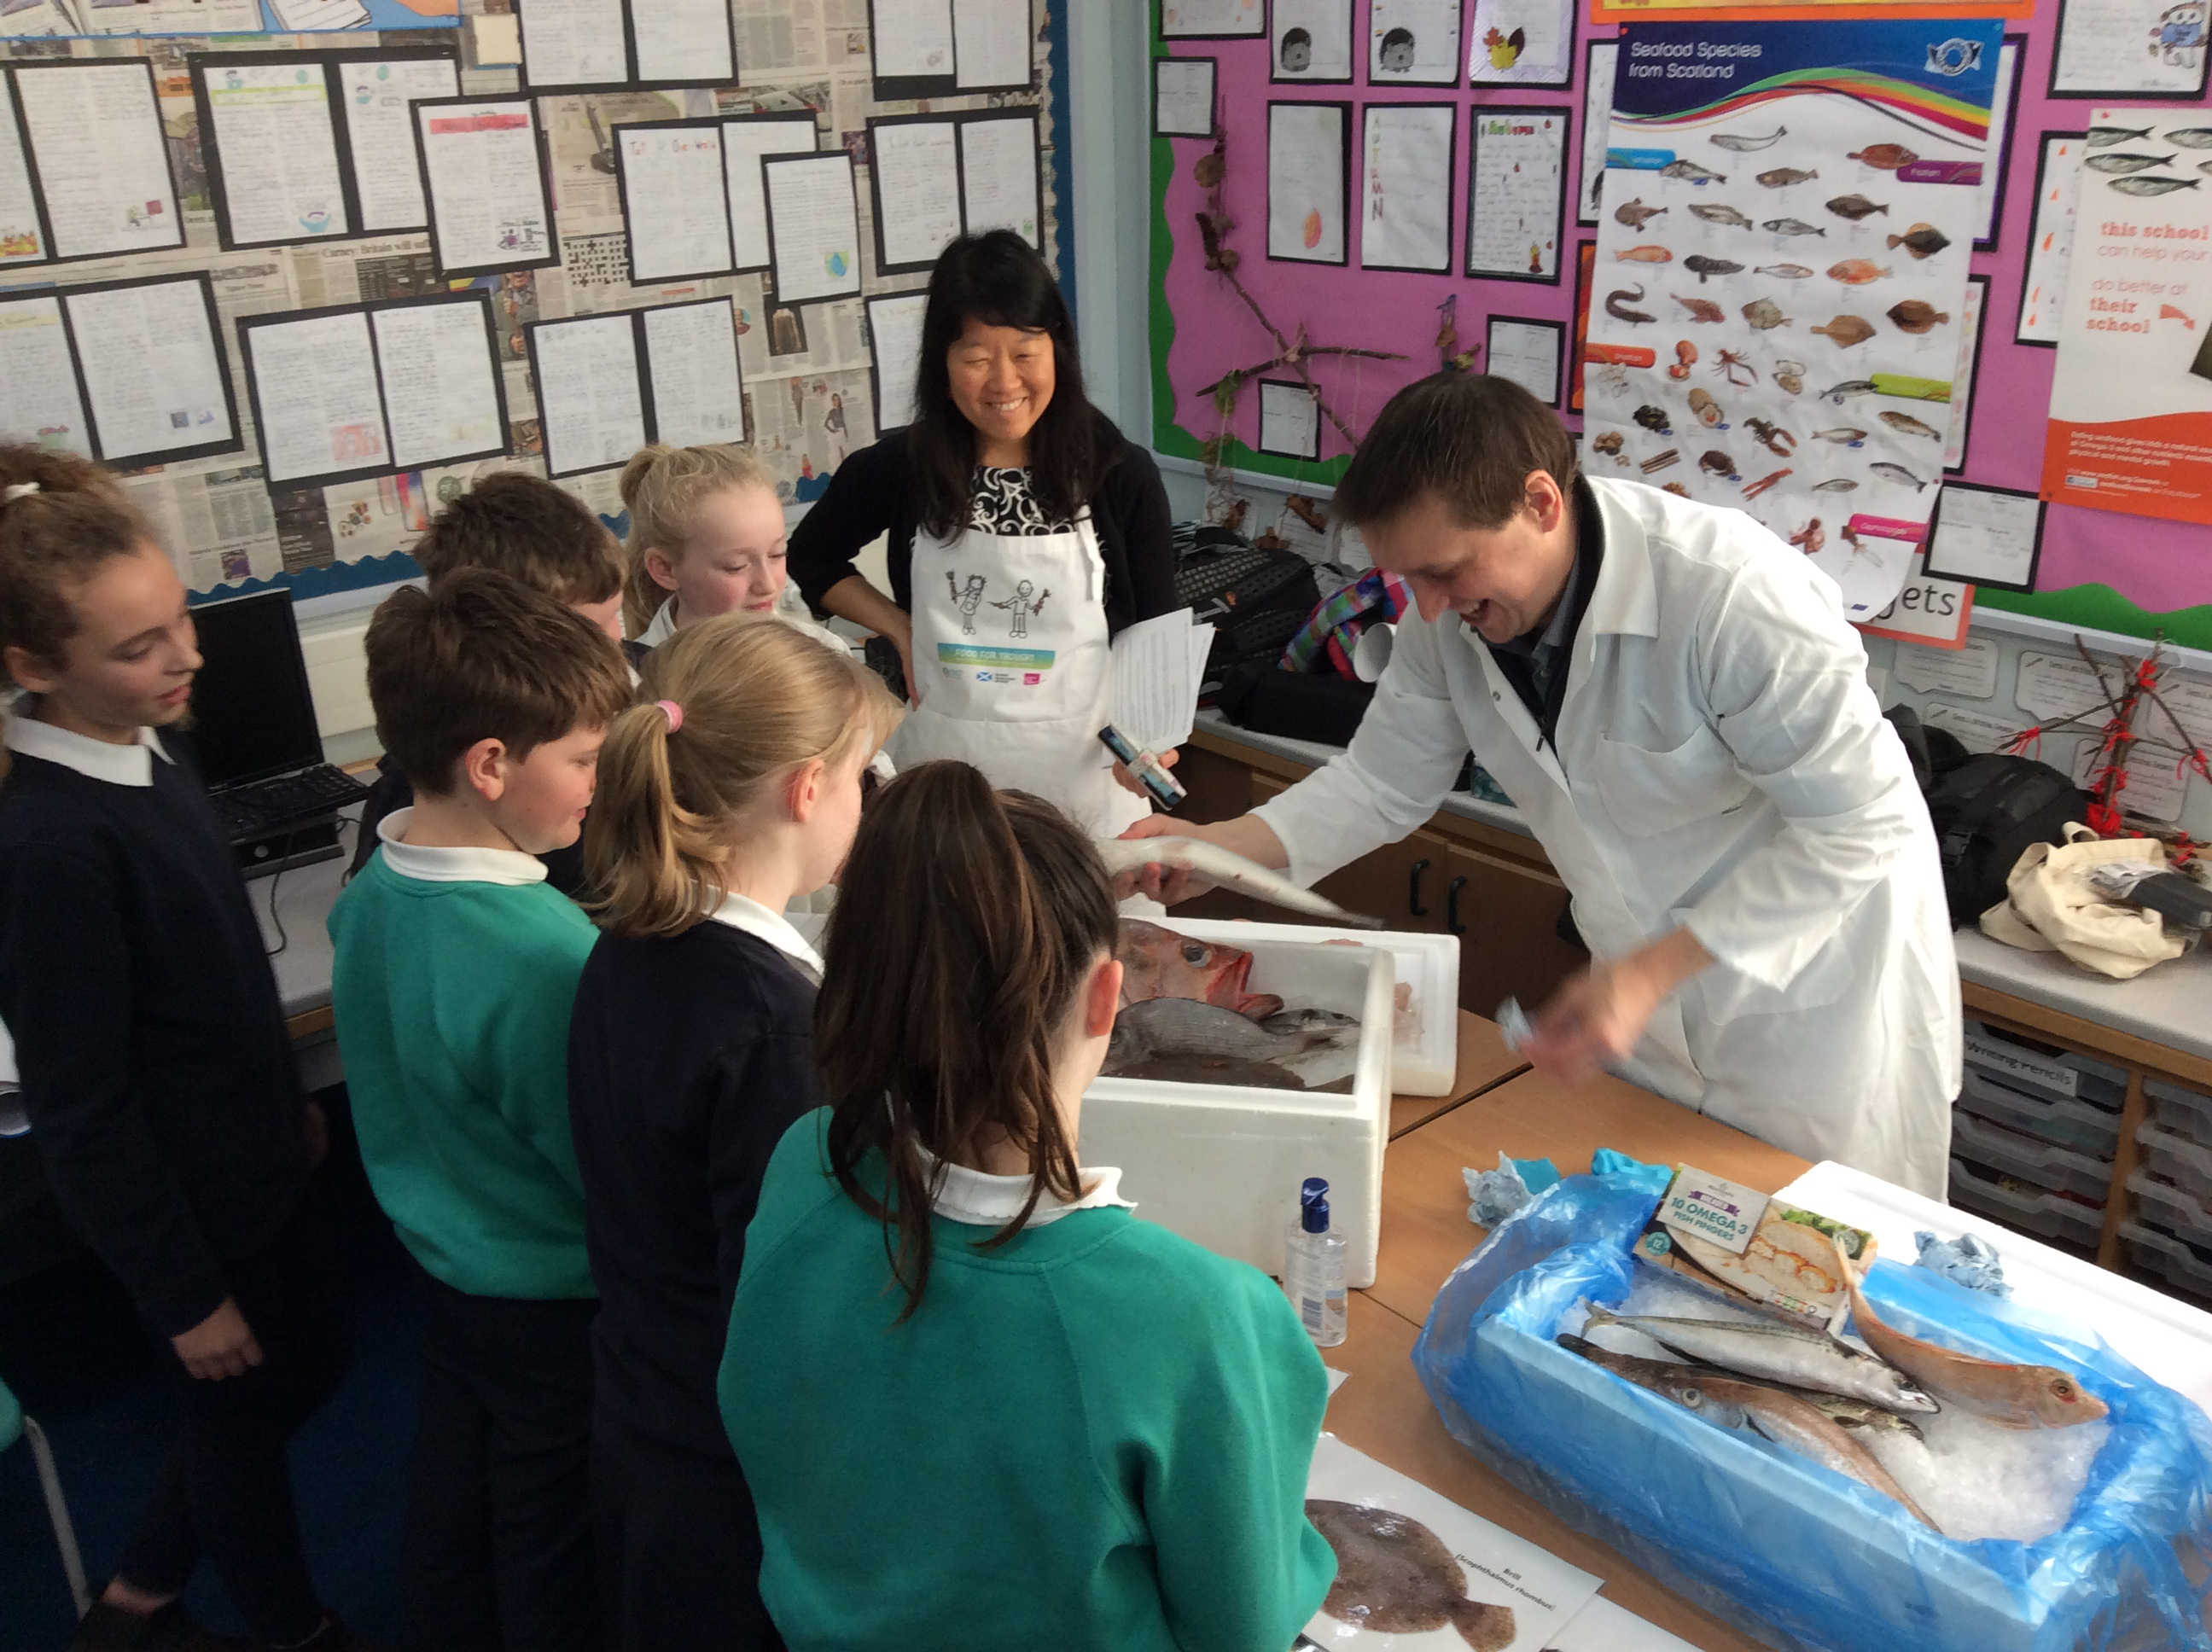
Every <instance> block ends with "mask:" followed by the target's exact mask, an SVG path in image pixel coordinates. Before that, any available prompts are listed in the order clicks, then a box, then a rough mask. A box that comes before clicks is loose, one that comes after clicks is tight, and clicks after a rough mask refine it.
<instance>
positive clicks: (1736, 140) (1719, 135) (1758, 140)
mask: <svg viewBox="0 0 2212 1652" xmlns="http://www.w3.org/2000/svg"><path fill="white" fill-rule="evenodd" d="M1789 136H1790V129H1789V128H1788V127H1787V126H1777V127H1776V128H1775V129H1774V130H1773V131H1771V132H1769V133H1768V134H1767V135H1766V136H1765V137H1745V136H1744V135H1743V134H1742V133H1741V132H1715V133H1714V134H1713V135H1712V137H1710V138H1708V139H1707V140H1706V142H1707V143H1711V145H1712V146H1713V147H1714V148H1715V149H1726V150H1728V151H1729V152H1730V153H1731V154H1734V155H1748V154H1750V153H1751V152H1752V151H1753V150H1754V149H1772V148H1773V147H1774V146H1775V145H1776V144H1777V143H1780V142H1781V141H1782V140H1783V139H1784V138H1785V137H1789ZM2180 141H2181V140H2180V139H2179V138H2176V139H2175V140H2174V142H2175V143H2179V142H2180Z"/></svg>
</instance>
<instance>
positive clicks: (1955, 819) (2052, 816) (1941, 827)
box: [1928, 751, 2089, 929]
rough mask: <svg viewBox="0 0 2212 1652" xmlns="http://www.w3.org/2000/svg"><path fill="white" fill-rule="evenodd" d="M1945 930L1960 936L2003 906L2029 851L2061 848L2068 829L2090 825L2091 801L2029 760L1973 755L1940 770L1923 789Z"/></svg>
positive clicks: (2055, 773) (2047, 768)
mask: <svg viewBox="0 0 2212 1652" xmlns="http://www.w3.org/2000/svg"><path fill="white" fill-rule="evenodd" d="M1928 815H1929V819H1930V820H1932V821H1933V822H1934V823H1935V826H1936V848H1937V850H1938V851H1939V852H1940V853H1941V855H1942V862H1943V892H1944V894H1945V896H1948V899H1949V901H1950V905H1951V925H1952V927H1954V929H1963V928H1964V927H1966V926H1967V925H1969V924H1972V923H1973V922H1975V921H1976V920H1978V919H1979V918H1980V917H1981V915H1982V914H1983V913H1984V912H1986V911H1988V910H1989V908H1991V907H1993V906H1995V905H1996V903H1997V902H2000V901H2002V900H2003V899H2004V898H2005V879H2006V878H2008V877H2009V876H2010V875H2011V872H2012V869H2013V868H2014V867H2015V865H2019V864H2020V858H2021V855H2023V854H2025V853H2027V848H2028V846H2029V845H2030V844H2033V843H2063V842H2064V841H2066V827H2067V825H2068V823H2069V822H2073V821H2082V820H2087V818H2088V817H2089V796H2088V793H2086V792H2084V791H2082V790H2081V787H2078V786H2076V785H2075V784H2074V782H2073V781H2072V780H2069V779H2068V778H2067V777H2066V776H2065V775H2064V774H2060V773H2059V772H2058V770H2057V769H2055V768H2052V767H2051V765H2050V764H2049V763H2045V762H2036V760H2035V759H2034V758H2033V757H2015V756H2008V755H2007V754H2006V753H2004V752H2001V751H1984V752H1977V753H1975V754H1973V755H1972V756H1968V757H1966V758H1964V759H1962V760H1960V762H1956V763H1954V764H1953V765H1952V766H1951V767H1949V768H1943V769H1940V770H1939V771H1938V772H1937V773H1936V775H1935V777H1934V779H1933V780H1931V781H1930V782H1929V786H1928Z"/></svg>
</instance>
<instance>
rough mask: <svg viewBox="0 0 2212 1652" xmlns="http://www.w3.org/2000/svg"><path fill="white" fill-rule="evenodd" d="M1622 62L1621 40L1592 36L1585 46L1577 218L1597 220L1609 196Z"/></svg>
mask: <svg viewBox="0 0 2212 1652" xmlns="http://www.w3.org/2000/svg"><path fill="white" fill-rule="evenodd" d="M1619 65H1620V42H1619V41H1618V40H1591V41H1589V42H1588V43H1587V44H1586V45H1585V46H1584V47H1583V153H1582V173H1581V178H1580V180H1579V183H1578V185H1577V191H1576V196H1575V222H1577V223H1578V224H1594V223H1595V222H1597V218H1598V213H1599V210H1601V207H1602V205H1603V203H1604V197H1605V145H1606V134H1607V132H1608V131H1611V130H1612V127H1613V73H1614V71H1615V70H1616V69H1617V68H1618V67H1619Z"/></svg>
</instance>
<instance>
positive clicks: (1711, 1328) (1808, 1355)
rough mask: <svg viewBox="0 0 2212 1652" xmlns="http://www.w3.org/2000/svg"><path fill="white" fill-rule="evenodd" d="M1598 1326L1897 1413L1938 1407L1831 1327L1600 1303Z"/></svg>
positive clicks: (1594, 1315) (1593, 1317) (1595, 1310)
mask: <svg viewBox="0 0 2212 1652" xmlns="http://www.w3.org/2000/svg"><path fill="white" fill-rule="evenodd" d="M1589 1322H1590V1323H1591V1324H1592V1325H1625V1326H1626V1327H1628V1328H1629V1329H1630V1330H1632V1331H1638V1332H1641V1333H1643V1334H1644V1335H1645V1336H1647V1337H1650V1339H1652V1340H1653V1341H1654V1342H1656V1343H1657V1344H1659V1345H1660V1346H1662V1347H1663V1348H1666V1349H1668V1351H1671V1352H1674V1353H1677V1354H1680V1355H1681V1356H1682V1357H1683V1358H1685V1359H1701V1360H1703V1361H1705V1364H1708V1365H1717V1366H1719V1367H1720V1368H1721V1369H1722V1370H1727V1371H1734V1372H1735V1373H1736V1374H1738V1375H1739V1376H1750V1377H1757V1378H1759V1379H1760V1380H1762V1381H1765V1382H1787V1383H1789V1384H1790V1387H1792V1388H1812V1389H1814V1390H1816V1391H1817V1392H1819V1393H1821V1394H1848V1395H1850V1397H1851V1398H1853V1399H1857V1400H1869V1401H1871V1402H1872V1403H1873V1404H1875V1405H1877V1406H1887V1407H1888V1408H1889V1409H1891V1410H1892V1411H1911V1412H1933V1411H1936V1410H1940V1409H1941V1407H1939V1406H1937V1405H1936V1402H1935V1401H1934V1400H1931V1399H1929V1397H1928V1396H1927V1395H1926V1394H1923V1393H1922V1392H1921V1391H1920V1390H1919V1389H1918V1388H1916V1387H1914V1386H1913V1383H1912V1381H1911V1378H1909V1377H1907V1376H1905V1373H1904V1372H1902V1371H1900V1370H1897V1369H1896V1368H1895V1367H1894V1366H1893V1365H1889V1364H1885V1363H1884V1362H1883V1361H1881V1360H1879V1359H1876V1358H1875V1357H1874V1356H1873V1355H1872V1354H1869V1353H1862V1352H1861V1351H1859V1350H1857V1348H1854V1347H1852V1346H1850V1345H1849V1344H1848V1343H1843V1342H1838V1341H1837V1340H1836V1339H1835V1338H1833V1337H1832V1336H1830V1335H1829V1334H1828V1333H1826V1332H1825V1331H1814V1330H1810V1329H1808V1328H1805V1327H1800V1326H1795V1325H1784V1324H1783V1323H1782V1322H1781V1321H1774V1322H1772V1323H1771V1324H1770V1323H1753V1322H1752V1321H1735V1320H1686V1319H1652V1318H1648V1317H1645V1316H1644V1315H1636V1314H1615V1313H1612V1312H1610V1311H1609V1310H1607V1309H1603V1308H1600V1307H1598V1306H1596V1305H1595V1303H1593V1304H1592V1305H1591V1307H1590V1310H1589Z"/></svg>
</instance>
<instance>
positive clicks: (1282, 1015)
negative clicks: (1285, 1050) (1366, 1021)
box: [1260, 1005, 1359, 1038]
mask: <svg viewBox="0 0 2212 1652" xmlns="http://www.w3.org/2000/svg"><path fill="white" fill-rule="evenodd" d="M1260 1024H1261V1026H1262V1027H1264V1028H1266V1029H1267V1030H1268V1031H1269V1032H1271V1033H1274V1034H1277V1035H1279V1036H1280V1035H1287V1034H1292V1033H1321V1034H1323V1035H1325V1036H1329V1037H1332V1038H1343V1037H1346V1036H1351V1037H1357V1036H1358V1033H1359V1017H1358V1016H1356V1015H1344V1014H1341V1013H1340V1012H1339V1011H1335V1010H1317V1009H1315V1008H1313V1007H1312V1006H1310V1005H1309V1006H1307V1007H1306V1008H1304V1009H1302V1010H1283V1011H1279V1012H1277V1013H1276V1014H1274V1015H1271V1016H1269V1017H1267V1018H1266V1019H1265V1020H1263V1021H1261V1023H1260Z"/></svg>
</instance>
